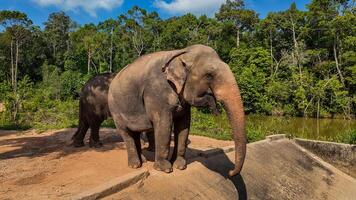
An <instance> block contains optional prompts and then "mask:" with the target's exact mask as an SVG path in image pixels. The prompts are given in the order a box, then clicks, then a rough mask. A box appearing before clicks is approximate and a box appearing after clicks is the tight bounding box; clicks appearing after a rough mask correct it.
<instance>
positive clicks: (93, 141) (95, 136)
mask: <svg viewBox="0 0 356 200" xmlns="http://www.w3.org/2000/svg"><path fill="white" fill-rule="evenodd" d="M100 124H101V122H100V123H95V124H93V125H91V126H90V129H91V130H90V139H89V147H94V148H100V147H102V146H103V143H102V142H101V141H100V136H99V129H100Z"/></svg>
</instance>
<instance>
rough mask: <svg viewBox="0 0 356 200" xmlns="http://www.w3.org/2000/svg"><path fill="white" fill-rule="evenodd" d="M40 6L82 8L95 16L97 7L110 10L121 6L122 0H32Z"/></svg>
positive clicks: (74, 9) (64, 8) (71, 9)
mask: <svg viewBox="0 0 356 200" xmlns="http://www.w3.org/2000/svg"><path fill="white" fill-rule="evenodd" d="M32 1H33V2H34V3H36V4H38V5H40V6H43V7H45V6H56V7H59V8H61V9H63V10H65V11H77V10H78V9H83V10H84V11H85V12H87V13H88V14H90V15H91V16H93V17H96V10H97V9H104V10H112V9H113V8H115V7H118V6H121V5H122V3H123V2H124V0H32Z"/></svg>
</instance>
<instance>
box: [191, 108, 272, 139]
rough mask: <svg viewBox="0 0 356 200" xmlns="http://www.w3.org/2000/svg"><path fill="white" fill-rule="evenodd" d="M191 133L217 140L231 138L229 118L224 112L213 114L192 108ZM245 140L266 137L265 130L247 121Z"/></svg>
mask: <svg viewBox="0 0 356 200" xmlns="http://www.w3.org/2000/svg"><path fill="white" fill-rule="evenodd" d="M190 130H191V134H192V135H200V136H206V137H210V138H214V139H218V140H233V136H232V134H231V127H230V124H229V119H228V117H227V115H226V113H225V112H223V113H221V114H220V115H219V116H214V115H212V114H210V113H208V112H206V111H205V110H199V109H197V108H192V122H191V126H190ZM246 134H247V141H248V142H255V141H259V140H263V139H265V138H266V130H265V129H264V128H263V127H262V126H254V125H253V124H250V123H247V127H246Z"/></svg>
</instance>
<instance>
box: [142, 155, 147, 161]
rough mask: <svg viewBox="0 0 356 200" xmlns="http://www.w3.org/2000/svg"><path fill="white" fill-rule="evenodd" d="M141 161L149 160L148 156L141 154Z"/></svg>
mask: <svg viewBox="0 0 356 200" xmlns="http://www.w3.org/2000/svg"><path fill="white" fill-rule="evenodd" d="M141 161H142V162H143V163H145V162H147V158H146V157H145V156H144V155H143V154H141Z"/></svg>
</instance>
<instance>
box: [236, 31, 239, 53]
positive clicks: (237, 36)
mask: <svg viewBox="0 0 356 200" xmlns="http://www.w3.org/2000/svg"><path fill="white" fill-rule="evenodd" d="M236 47H237V48H239V47H240V28H239V27H237V33H236Z"/></svg>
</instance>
